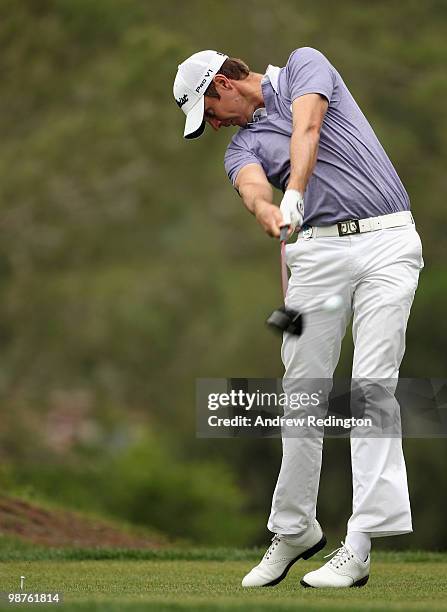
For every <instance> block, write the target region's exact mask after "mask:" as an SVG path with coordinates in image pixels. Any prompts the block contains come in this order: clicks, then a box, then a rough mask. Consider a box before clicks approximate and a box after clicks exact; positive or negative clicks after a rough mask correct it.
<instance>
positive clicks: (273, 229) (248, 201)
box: [235, 164, 283, 238]
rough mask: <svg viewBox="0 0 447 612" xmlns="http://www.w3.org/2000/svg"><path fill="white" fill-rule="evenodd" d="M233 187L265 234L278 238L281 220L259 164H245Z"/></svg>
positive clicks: (268, 184)
mask: <svg viewBox="0 0 447 612" xmlns="http://www.w3.org/2000/svg"><path fill="white" fill-rule="evenodd" d="M235 187H236V189H237V190H238V192H239V194H240V196H241V198H242V200H243V202H244V204H245V206H246V207H247V209H248V210H249V211H250V212H251V213H252V214H253V215H254V216H255V217H256V220H257V221H258V223H259V224H260V225H261V226H262V227H263V228H264V230H265V231H266V232H267V234H269V236H273V237H275V238H278V237H279V233H280V227H281V225H282V223H283V219H282V215H281V212H280V210H279V208H278V207H277V206H275V205H274V204H273V203H272V201H273V189H272V187H271V185H270V183H269V182H268V180H267V177H266V175H265V172H264V170H263V169H262V167H261V166H260V165H259V164H247V165H246V166H244V167H243V168H241V169H240V170H239V172H238V175H237V177H236V182H235Z"/></svg>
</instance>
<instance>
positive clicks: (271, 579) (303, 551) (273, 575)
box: [242, 521, 326, 587]
mask: <svg viewBox="0 0 447 612" xmlns="http://www.w3.org/2000/svg"><path fill="white" fill-rule="evenodd" d="M325 545H326V537H325V535H324V533H323V531H322V529H321V527H320V525H319V523H318V522H317V521H314V522H313V523H312V524H311V525H310V526H309V527H308V529H306V531H305V532H304V533H303V534H302V535H300V536H299V537H297V538H295V537H293V538H290V537H289V538H287V536H282V535H278V534H276V535H275V536H273V538H272V544H271V545H270V547H269V549H268V550H267V552H266V553H265V555H264V557H263V558H262V561H261V563H259V565H257V566H256V567H254V568H253V569H252V570H251V572H249V573H248V574H247V575H246V576H245V578H244V579H243V580H242V586H243V587H265V586H275V584H278V583H279V582H281V580H283V579H284V578H285V577H286V576H287V572H288V571H289V569H290V568H291V567H292V565H293V564H294V563H296V561H298V560H299V559H309V558H310V557H312V555H314V554H315V553H317V552H318V551H319V550H321V549H322V548H323V547H324V546H325Z"/></svg>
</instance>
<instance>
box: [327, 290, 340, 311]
mask: <svg viewBox="0 0 447 612" xmlns="http://www.w3.org/2000/svg"><path fill="white" fill-rule="evenodd" d="M342 303H343V300H342V298H341V295H337V294H336V295H331V297H330V298H328V299H327V300H326V301H325V302H324V304H323V308H324V310H326V311H328V312H332V311H334V310H338V309H339V308H340V307H341V305H342Z"/></svg>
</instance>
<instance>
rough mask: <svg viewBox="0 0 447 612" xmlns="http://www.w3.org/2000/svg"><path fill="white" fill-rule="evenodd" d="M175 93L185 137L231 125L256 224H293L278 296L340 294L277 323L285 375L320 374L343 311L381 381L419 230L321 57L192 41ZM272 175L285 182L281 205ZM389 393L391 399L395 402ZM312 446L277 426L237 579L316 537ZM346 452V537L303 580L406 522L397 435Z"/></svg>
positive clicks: (293, 299)
mask: <svg viewBox="0 0 447 612" xmlns="http://www.w3.org/2000/svg"><path fill="white" fill-rule="evenodd" d="M174 97H175V99H176V102H177V104H178V106H179V107H180V108H181V109H182V110H183V112H184V113H185V114H186V125H185V130H184V136H185V138H197V137H198V136H200V135H201V134H202V132H203V131H204V128H205V125H206V123H208V124H209V125H210V126H211V127H212V128H213V129H214V130H219V129H220V128H221V127H229V126H239V130H238V131H237V132H236V133H235V135H234V136H233V138H232V139H231V142H230V144H229V145H228V148H227V150H226V153H225V168H226V171H227V174H228V176H229V179H230V180H231V182H232V183H233V185H234V187H235V188H236V190H237V191H238V193H239V195H240V196H241V198H242V200H243V202H244V204H245V206H246V207H247V208H248V210H249V211H250V212H251V213H252V214H253V215H254V216H255V218H256V220H257V221H258V222H259V224H260V225H261V227H262V228H263V229H264V230H265V231H266V232H267V234H269V235H270V236H273V237H275V238H278V237H279V234H280V228H281V227H282V226H284V225H287V226H289V234H290V235H291V234H292V232H296V233H297V239H296V241H295V242H292V243H291V244H289V245H287V264H288V267H289V269H290V274H291V276H290V281H289V287H288V291H287V296H286V306H287V307H290V308H293V309H296V310H304V311H305V310H306V309H312V308H313V307H314V308H315V307H317V306H318V304H321V303H322V302H323V301H324V300H325V299H326V298H329V297H331V296H333V295H335V294H339V295H340V296H341V297H342V307H341V308H340V309H339V310H338V311H337V312H336V313H335V314H334V313H327V312H323V311H322V312H320V313H318V312H316V313H315V314H314V315H312V317H309V319H308V321H306V322H307V323H308V324H307V325H306V327H305V329H304V333H303V335H302V336H301V337H297V336H294V335H291V334H284V339H283V345H282V359H283V362H284V366H285V377H284V380H285V381H299V380H303V379H316V378H319V379H328V380H332V376H333V372H334V369H335V367H336V365H337V362H338V359H339V355H340V347H341V342H342V339H343V336H344V334H345V330H346V326H347V324H348V322H349V320H350V318H351V316H352V317H353V338H354V359H353V367H352V377H353V379H356V380H357V379H358V380H370V379H372V380H374V379H381V380H382V379H383V380H386V381H387V385H388V387H389V386H390V381H391V387H393V381H394V383H397V378H398V374H399V367H400V363H401V361H402V357H403V354H404V350H405V331H406V326H407V321H408V316H409V313H410V308H411V304H412V302H413V298H414V294H415V291H416V287H417V284H418V277H419V272H420V270H421V268H422V267H423V260H422V248H421V241H420V238H419V235H418V233H417V231H416V229H415V224H414V220H413V217H412V215H411V212H410V202H409V198H408V195H407V192H406V191H405V188H404V186H403V185H402V182H401V181H400V179H399V177H398V175H397V173H396V170H395V169H394V167H393V165H392V163H391V161H390V160H389V158H388V156H387V154H386V153H385V151H384V149H383V148H382V146H381V144H380V143H379V141H378V139H377V136H376V135H375V133H374V131H373V129H372V128H371V126H370V124H369V123H368V121H367V119H366V118H365V116H364V115H363V113H362V111H361V110H360V108H359V107H358V105H357V103H356V102H355V100H354V98H353V97H352V95H351V93H350V92H349V90H348V88H347V86H346V85H345V83H344V81H343V79H342V77H341V76H340V74H339V73H338V72H337V70H336V69H335V68H334V66H332V64H331V63H330V62H329V61H328V59H327V58H326V57H325V56H324V55H323V54H322V53H320V52H319V51H317V50H315V49H312V48H309V47H304V48H300V49H296V50H295V51H293V52H292V53H291V55H290V57H289V59H288V60H287V63H286V65H285V66H284V67H283V68H278V67H276V66H268V68H267V70H266V72H265V74H259V73H256V72H252V71H251V70H249V68H248V66H247V65H246V63H245V62H243V61H241V60H239V59H235V58H229V57H227V56H226V55H224V54H222V53H218V52H216V51H209V50H208V51H201V52H199V53H196V54H194V55H192V56H191V57H189V58H188V59H187V60H186V61H184V62H183V63H182V64H181V65H180V66H179V68H178V72H177V75H176V78H175V82H174ZM272 186H273V187H276V188H278V189H280V190H281V191H282V192H283V194H284V196H283V198H282V202H281V205H280V207H277V206H275V205H274V204H273V192H272ZM394 389H395V384H394ZM394 389H392V395H393V396H394ZM389 406H391V408H389V409H391V410H395V411H397V412H398V411H399V406H398V404H397V402H395V401H394V402H390V403H389ZM391 417H393V415H391ZM394 417H396V415H394ZM322 446H323V439H322V437H321V436H308V437H284V436H283V459H282V464H281V469H280V473H279V477H278V482H277V485H276V488H275V492H274V495H273V500H272V507H271V513H270V517H269V520H268V529H269V530H270V531H271V532H272V533H273V534H274V537H273V540H272V544H271V546H270V547H269V549H268V550H267V552H266V553H265V555H264V557H263V559H262V560H261V562H260V563H259V564H258V565H257V566H256V567H254V568H253V569H252V570H251V571H250V572H249V573H248V574H247V575H246V576H245V577H244V579H243V581H242V585H243V586H244V587H261V586H267V585H270V586H272V585H275V584H277V583H279V582H280V581H281V580H282V579H283V578H285V576H286V574H287V572H288V570H289V568H290V567H291V566H292V565H293V563H295V562H296V561H297V560H299V559H302V558H303V559H308V558H309V557H311V556H312V555H313V554H315V553H316V552H317V551H319V550H320V549H322V548H323V547H324V545H325V543H326V538H325V536H324V533H323V531H322V529H321V527H320V525H319V523H318V521H317V519H316V503H317V494H318V485H319V477H320V467H321V457H322ZM351 460H352V486H353V500H352V515H351V517H350V518H349V521H348V524H347V529H346V537H345V538H344V541H342V545H341V547H340V548H339V549H337V551H334V554H333V555H332V557H331V558H330V559H329V561H328V562H327V563H326V564H324V565H323V566H322V567H320V568H319V569H317V570H316V571H312V572H310V573H307V574H306V575H305V576H304V577H303V579H302V580H301V584H302V585H303V586H307V587H316V588H319V587H352V586H362V585H364V584H366V582H367V581H368V577H369V571H370V549H371V539H372V538H375V537H382V536H391V535H397V534H403V533H408V532H411V531H412V524H411V511H410V502H409V495H408V486H407V475H406V468H405V461H404V456H403V452H402V442H401V437H400V436H394V437H368V436H361V435H359V436H356V437H353V436H352V434H351ZM341 535H342V534H341Z"/></svg>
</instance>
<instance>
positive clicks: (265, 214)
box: [254, 200, 284, 238]
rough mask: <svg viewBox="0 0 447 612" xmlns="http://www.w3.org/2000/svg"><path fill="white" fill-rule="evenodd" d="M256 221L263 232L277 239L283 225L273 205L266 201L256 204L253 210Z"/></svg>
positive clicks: (279, 213)
mask: <svg viewBox="0 0 447 612" xmlns="http://www.w3.org/2000/svg"><path fill="white" fill-rule="evenodd" d="M254 214H255V216H256V221H257V222H258V223H259V224H260V225H261V226H262V227H263V229H264V231H266V232H267V234H268V235H269V236H272V237H273V238H279V234H280V229H281V226H282V225H284V223H283V217H282V214H281V211H280V210H279V208H278V207H277V206H275V204H271V203H270V202H268V201H266V200H261V201H259V200H258V201H257V202H256V206H255V209H254Z"/></svg>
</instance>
